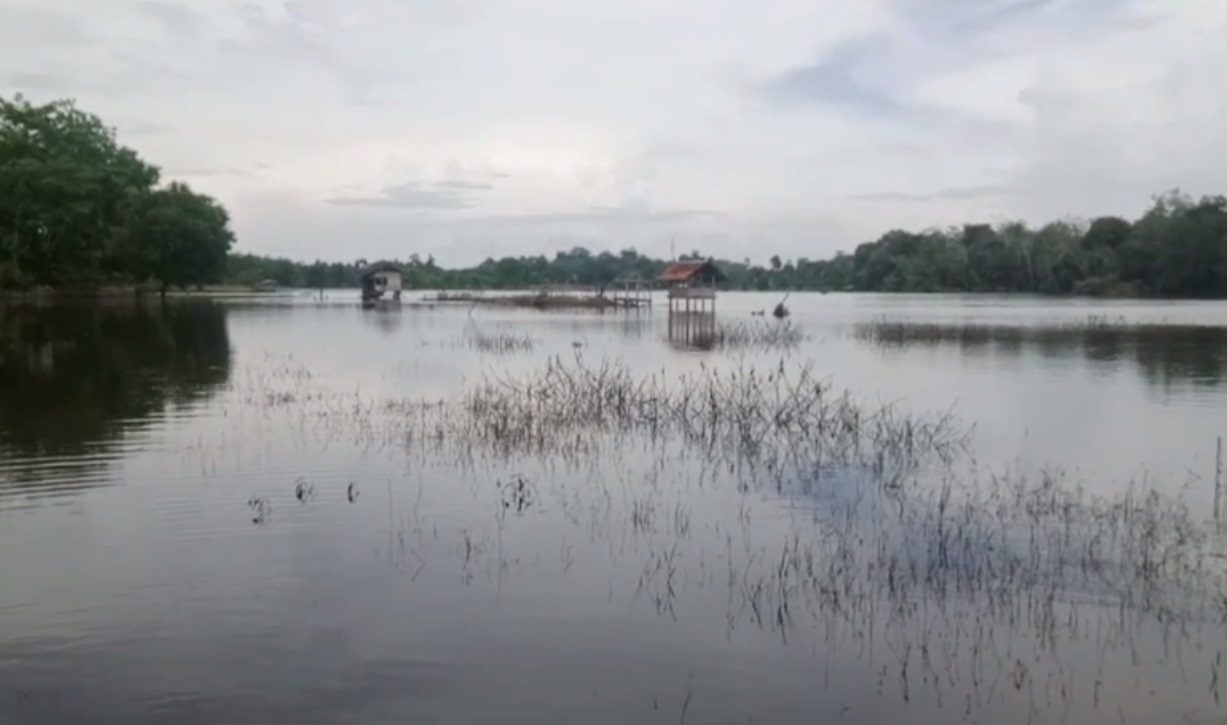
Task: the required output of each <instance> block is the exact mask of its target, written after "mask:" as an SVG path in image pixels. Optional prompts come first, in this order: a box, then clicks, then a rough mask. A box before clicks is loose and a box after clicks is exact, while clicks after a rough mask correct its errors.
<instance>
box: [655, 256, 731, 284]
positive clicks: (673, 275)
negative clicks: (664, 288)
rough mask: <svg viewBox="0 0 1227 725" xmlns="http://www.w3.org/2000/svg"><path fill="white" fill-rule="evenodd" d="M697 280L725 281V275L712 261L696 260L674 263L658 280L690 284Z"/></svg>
mask: <svg viewBox="0 0 1227 725" xmlns="http://www.w3.org/2000/svg"><path fill="white" fill-rule="evenodd" d="M695 278H700V279H704V278H706V279H713V280H717V281H723V280H724V279H725V276H724V273H723V272H721V271H720V268H719V267H717V266H716V265H714V264H712V262H711V260H702V259H695V260H689V261H686V262H674V263H673V264H671V265H669V266H668V267H667V268H665V271H664V272H661V274H660V276H659V277H657V278H656V279H657V280H658V281H660V282H690V281H691V280H693V279H695Z"/></svg>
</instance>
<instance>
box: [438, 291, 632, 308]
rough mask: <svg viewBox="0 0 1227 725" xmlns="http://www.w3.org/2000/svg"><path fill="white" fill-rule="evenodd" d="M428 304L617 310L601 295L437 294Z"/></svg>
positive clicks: (614, 305) (615, 304)
mask: <svg viewBox="0 0 1227 725" xmlns="http://www.w3.org/2000/svg"><path fill="white" fill-rule="evenodd" d="M426 300H427V301H428V302H438V303H453V304H469V305H490V306H497V307H526V308H532V309H538V310H565V309H590V310H593V309H594V310H605V309H611V308H616V307H619V306H620V305H619V304H618V303H617V302H615V301H614V300H613V299H612V298H610V297H606V296H605V295H603V294H596V293H595V292H594V293H591V294H577V293H547V292H532V293H523V294H510V295H503V294H487V293H469V292H438V293H436V294H434V295H432V296H430V297H427V298H426Z"/></svg>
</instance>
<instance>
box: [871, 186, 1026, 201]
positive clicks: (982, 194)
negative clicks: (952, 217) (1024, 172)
mask: <svg viewBox="0 0 1227 725" xmlns="http://www.w3.org/2000/svg"><path fill="white" fill-rule="evenodd" d="M1009 192H1010V187H1009V186H1006V185H1004V184H984V185H982V186H964V187H958V188H950V189H938V190H937V191H926V192H918V193H907V192H901V191H878V192H870V193H867V194H851V195H849V197H848V198H849V199H853V200H855V201H907V202H926V201H936V200H939V199H950V200H967V199H985V198H992V197H1002V196H1004V195H1006V194H1008V193H1009Z"/></svg>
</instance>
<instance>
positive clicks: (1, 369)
mask: <svg viewBox="0 0 1227 725" xmlns="http://www.w3.org/2000/svg"><path fill="white" fill-rule="evenodd" d="M229 373H230V344H229V339H228V337H227V331H226V317H225V310H224V308H222V307H220V306H216V305H212V304H178V305H171V306H166V307H160V306H153V307H147V306H144V305H137V304H122V303H119V304H116V303H110V304H99V305H80V306H76V305H74V306H69V307H24V306H18V307H0V454H2V455H3V456H4V457H5V459H7V460H6V462H5V463H4V464H0V486H4V485H9V486H12V485H15V484H17V485H21V486H23V487H38V486H39V485H40V483H42V484H46V486H47V487H48V488H58V487H64V486H68V487H71V486H72V485H75V484H83V485H87V484H89V483H90V481H89V475H98V474H97V471H99V470H105V468H106V466H107V464H108V462H109V461H111V460H113V459H114V458H115V457H116V455H117V454H116V453H115V448H116V447H117V445H118V444H119V443H120V442H121V441H122V440H123V439H124V438H125V437H126V436H128V435H131V434H132V432H133V431H135V430H138V429H140V428H142V427H145V426H147V425H148V424H149V422H150V420H151V419H152V418H156V417H157V416H160V415H163V414H165V413H166V412H167V411H168V410H172V411H173V410H182V409H185V408H188V407H190V406H192V405H194V404H196V403H198V402H199V401H200V400H201V399H203V398H205V397H207V396H208V395H210V394H211V393H212V392H213V391H215V390H216V389H217V388H218V386H220V385H222V384H224V383H225V382H226V380H227V377H228V376H229ZM91 472H94V473H92V474H91ZM6 482H7V483H6Z"/></svg>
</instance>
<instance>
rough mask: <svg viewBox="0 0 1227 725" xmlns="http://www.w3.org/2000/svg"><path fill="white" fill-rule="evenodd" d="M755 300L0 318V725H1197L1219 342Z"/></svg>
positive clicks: (1218, 606)
mask: <svg viewBox="0 0 1227 725" xmlns="http://www.w3.org/2000/svg"><path fill="white" fill-rule="evenodd" d="M776 301H778V300H775V299H774V298H771V299H769V300H768V299H765V298H757V297H754V296H751V295H746V296H742V295H728V296H727V298H726V297H725V296H722V298H721V326H720V327H719V328H718V332H719V333H720V334H721V342H720V344H718V345H713V346H712V347H711V349H708V350H693V349H686V350H678V349H676V348H675V347H673V346H671V345H670V344H669V343H668V341H667V338H668V334H667V333H668V327H667V324H668V323H667V316H666V315H665V314H655V313H644V314H640V315H595V314H586V313H574V314H571V313H563V312H551V313H545V314H537V313H535V312H533V311H522V310H497V309H474V310H470V309H466V308H446V307H442V306H440V307H438V308H434V309H431V308H425V307H415V306H412V305H404V306H403V308H402V309H400V310H397V311H391V310H389V311H374V310H368V311H364V310H362V309H360V307H359V306H358V304H357V298H356V296H355V298H354V300H353V303H352V304H348V303H347V304H340V302H339V301H338V302H337V303H335V304H317V303H316V302H314V301H310V300H305V301H304V300H291V301H290V302H289V303H288V304H287V303H281V304H273V303H256V304H251V303H244V304H242V305H237V304H236V305H235V306H232V307H228V308H219V307H216V306H211V305H205V306H194V305H184V306H180V305H172V306H170V307H168V308H165V309H162V308H160V307H157V306H155V307H150V308H131V307H128V308H116V309H110V308H107V309H92V308H80V309H77V310H59V309H41V310H40V309H32V308H31V309H21V310H15V309H3V310H0V320H2V321H3V323H2V324H3V327H2V328H0V329H2V330H3V335H2V339H3V340H4V343H3V345H4V346H3V352H2V356H0V359H2V360H3V365H4V376H3V378H0V385H2V386H3V388H2V389H0V396H3V397H0V446H3V455H4V459H3V460H2V461H0V480H4V481H5V482H6V483H5V487H0V577H2V578H0V722H3V723H5V725H7V724H8V723H14V724H16V725H27V724H30V725H34V724H36V723H49V722H100V723H138V724H143V723H162V722H173V723H176V724H178V723H216V722H227V723H232V722H234V723H265V722H294V723H320V724H324V723H328V724H331V723H348V722H363V723H383V722H387V723H400V722H422V723H428V722H429V723H475V722H499V723H533V724H534V725H535V724H537V723H547V724H548V723H567V724H568V725H569V723H575V722H582V723H590V724H594V725H604V724H606V723H608V724H609V725H614V724H620V723H661V724H664V723H670V724H672V723H678V722H683V723H692V724H693V723H747V722H769V723H780V724H783V725H792V724H793V723H796V724H798V725H799V724H800V723H811V722H832V723H835V722H840V723H865V724H869V723H882V722H914V723H917V724H918V725H944V724H945V723H949V722H955V721H957V722H994V723H1002V724H1003V725H1004V724H1006V723H1011V724H1012V723H1018V725H1022V723H1036V722H1070V723H1074V722H1077V723H1102V724H1105V725H1106V724H1108V723H1112V724H1113V725H1115V724H1116V723H1120V722H1127V723H1134V722H1146V723H1173V724H1174V723H1190V722H1191V723H1213V722H1221V721H1222V718H1221V711H1222V710H1221V708H1222V703H1221V700H1220V698H1221V697H1222V695H1224V694H1227V693H1225V692H1224V690H1225V689H1227V671H1224V670H1223V669H1222V667H1223V660H1224V659H1225V658H1227V638H1225V637H1227V630H1224V628H1223V626H1222V625H1223V621H1224V617H1227V598H1224V596H1225V593H1227V567H1225V566H1224V562H1225V561H1227V558H1225V557H1224V554H1223V551H1224V546H1225V542H1224V539H1223V536H1222V535H1221V534H1219V533H1217V532H1216V530H1215V522H1214V521H1213V520H1212V519H1213V517H1212V516H1211V515H1210V512H1209V511H1208V510H1207V508H1206V507H1205V506H1204V505H1202V504H1201V502H1202V501H1206V500H1209V498H1210V497H1209V496H1208V494H1209V493H1210V488H1211V487H1212V480H1211V479H1212V476H1202V477H1200V478H1178V479H1172V478H1167V477H1155V478H1151V477H1149V476H1147V475H1141V474H1139V475H1137V476H1134V475H1133V474H1134V473H1136V472H1137V470H1138V467H1139V466H1143V467H1145V466H1149V465H1152V464H1154V463H1155V462H1156V461H1162V462H1167V461H1169V460H1175V461H1177V462H1181V463H1183V462H1187V461H1189V460H1191V456H1190V451H1193V452H1195V451H1197V450H1201V449H1204V448H1205V447H1206V445H1205V443H1206V442H1207V441H1198V440H1192V439H1196V438H1198V437H1199V436H1200V437H1206V438H1209V439H1210V440H1209V441H1208V442H1209V444H1210V448H1211V450H1213V436H1214V435H1215V426H1216V425H1218V424H1217V423H1215V421H1217V420H1219V418H1220V417H1221V406H1219V405H1217V404H1218V402H1219V401H1221V400H1222V395H1223V387H1224V385H1225V383H1224V382H1223V378H1222V375H1221V352H1222V345H1223V341H1222V339H1221V336H1219V334H1218V333H1217V332H1207V331H1206V330H1203V329H1193V328H1194V327H1197V325H1195V324H1194V325H1185V324H1184V323H1185V322H1188V320H1183V321H1177V322H1176V323H1173V326H1172V327H1171V328H1170V329H1168V330H1161V329H1153V330H1152V329H1150V327H1148V325H1150V326H1154V327H1157V325H1156V324H1154V323H1155V321H1153V320H1150V321H1146V320H1143V321H1142V322H1146V323H1147V324H1146V325H1143V324H1138V323H1139V320H1137V319H1131V322H1130V323H1129V324H1121V325H1114V326H1113V327H1112V329H1099V328H1093V327H1091V326H1088V325H1086V324H1085V318H1086V314H1085V313H1084V312H1078V314H1077V316H1074V313H1072V312H1070V311H1069V310H1068V309H1065V308H1061V309H1059V310H1057V311H1056V312H1055V313H1054V312H1053V310H1052V309H1049V308H1047V307H1045V306H1044V305H1041V304H1035V303H1027V302H1019V303H1014V302H1011V303H1008V304H1007V303H1005V302H1000V301H997V302H993V303H992V304H993V305H995V306H992V307H991V309H989V311H988V312H986V311H985V304H986V302H985V301H984V300H983V298H974V299H970V300H944V301H943V300H941V299H940V298H926V304H928V305H929V306H928V307H924V308H921V307H920V306H918V305H917V304H916V303H915V301H912V302H906V301H905V302H900V301H899V300H898V299H897V298H894V297H882V298H878V297H873V296H863V297H848V296H840V295H825V296H817V295H814V296H804V295H802V296H799V297H798V296H794V297H793V298H792V299H791V300H790V306H791V307H792V309H793V317H792V318H791V320H790V323H789V325H776V324H775V323H774V321H770V320H758V319H756V318H753V317H752V316H751V315H750V312H751V311H753V310H757V309H763V308H769V307H770V306H771V305H772V304H774V302H776ZM899 305H902V306H910V307H911V308H915V309H913V310H912V317H905V321H906V324H903V325H900V326H897V327H891V326H890V325H889V324H886V323H882V321H881V320H882V317H883V316H886V317H887V318H891V317H892V315H891V309H890V308H892V306H899ZM1012 305H1013V306H1012ZM1017 305H1024V306H1025V305H1030V306H1029V307H1024V312H1022V313H1020V312H1019V307H1018V306H1017ZM1147 309H1149V308H1147ZM916 310H920V312H922V313H924V314H927V315H928V317H929V319H917V318H916V314H915V313H916ZM896 312H898V310H896ZM1194 313H1195V314H1194ZM1194 313H1190V315H1191V316H1196V315H1197V314H1203V312H1202V311H1194ZM1148 314H1150V313H1149V312H1148ZM1164 314H1167V311H1164ZM1053 316H1064V319H1059V320H1051V319H1047V318H1049V317H1053ZM1211 316H1212V315H1211ZM898 317H900V315H895V319H898ZM1019 317H1025V318H1026V319H1025V320H1021V321H1020V320H1019V319H1017V318H1019ZM1041 318H1043V319H1041ZM1037 320H1038V322H1037ZM1079 320H1083V323H1082V324H1081V326H1080V327H1079V326H1078V324H1077V323H1078V321H1079ZM1193 322H1197V320H1194V321H1193ZM743 323H744V324H743ZM1104 327H1107V326H1104ZM1205 327H1206V328H1207V329H1211V330H1213V329H1214V328H1213V326H1211V325H1206V326H1205ZM849 329H853V330H855V331H856V334H855V335H851V336H849V335H847V334H846V333H847V331H848V330H849ZM986 330H987V331H986ZM956 331H957V332H956ZM948 352H953V354H947V353H948ZM1212 360H1215V362H1211V361H1212ZM1107 366H1117V367H1115V368H1112V369H1113V370H1114V371H1116V372H1117V373H1118V374H1114V375H1104V374H1102V373H1103V369H1104V368H1105V367H1107ZM1147 371H1152V372H1147ZM1165 381H1171V382H1172V384H1173V385H1174V386H1177V387H1179V386H1183V385H1185V383H1186V382H1187V383H1188V384H1189V387H1190V388H1191V392H1189V395H1190V396H1191V398H1190V399H1191V400H1192V401H1193V404H1187V405H1186V404H1185V403H1186V402H1187V401H1185V400H1177V399H1174V398H1172V397H1164V396H1158V395H1154V394H1153V389H1155V388H1156V387H1161V385H1157V384H1158V383H1164V382H1165ZM845 386H846V388H847V389H845ZM1139 391H1142V393H1139ZM1146 391H1152V394H1149V395H1148V394H1145V393H1146ZM956 399H960V400H962V401H963V402H962V404H961V405H959V406H958V407H957V410H955V411H954V412H948V411H950V402H951V401H952V400H956ZM884 401H896V402H895V403H894V404H886V403H885V402H884ZM78 408H79V409H80V412H82V413H84V416H83V417H82V418H81V419H79V420H73V418H74V415H75V414H76V413H77V412H78ZM1207 411H1208V412H1207ZM40 415H46V416H47V420H45V421H44V420H40V419H39V417H40ZM56 421H59V422H60V423H62V424H65V425H68V426H69V427H67V428H64V427H56V426H55V425H53V423H54V422H56ZM973 427H974V431H973V432H972V434H971V435H968V431H969V429H972V428H973ZM137 429H140V433H139V435H137V434H136V433H135V431H136V430H137ZM1028 430H1032V431H1036V432H1034V433H1031V434H1029V435H1028V436H1027V437H1026V438H1025V442H1026V443H1027V445H1029V446H1031V449H1032V450H1030V451H1029V452H1030V453H1032V454H1034V455H1035V457H1036V458H1037V459H1038V460H1040V461H1043V462H1052V463H1055V464H1060V465H1067V466H1070V468H1071V469H1072V468H1075V467H1077V464H1081V470H1077V471H1071V472H1070V473H1068V474H1065V473H1062V472H1061V471H1060V470H1058V469H1057V468H1051V469H1045V470H1043V471H1041V472H1038V473H1036V472H1034V471H1031V470H1027V471H1023V470H1021V467H1019V468H1014V467H1013V464H1014V462H1015V460H1016V456H1018V455H1019V445H1020V441H1023V440H1024V438H1023V437H1022V436H1021V435H1020V431H1028ZM1221 432H1222V433H1227V429H1225V430H1222V431H1221ZM1190 441H1192V442H1190ZM100 460H105V461H106V463H105V465H104V466H102V467H98V468H90V466H98V465H100V464H99V463H98V462H99V461H100ZM1120 461H1123V463H1121V464H1120V465H1119V466H1117V467H1113V464H1114V463H1116V462H1120ZM1071 463H1072V464H1075V465H1072V466H1071V465H1070V464H1071ZM1195 463H1196V461H1194V464H1195ZM1194 464H1190V465H1191V466H1192V465H1194ZM39 466H42V468H39ZM73 466H76V467H78V468H76V469H74V471H75V473H73V476H72V477H73V478H74V479H75V480H77V481H78V482H80V483H81V484H84V483H85V482H93V483H100V482H108V483H122V485H113V486H106V487H95V488H92V489H90V490H89V491H85V490H83V489H76V490H73V491H62V493H64V494H65V495H62V496H58V497H56V498H55V499H54V500H52V499H51V498H50V497H35V496H30V495H29V491H30V490H31V487H32V486H42V487H43V488H44V490H45V489H47V488H48V487H51V488H55V486H56V485H57V479H56V476H61V477H62V475H63V473H62V470H61V473H58V474H57V473H54V472H53V471H54V469H56V467H61V468H62V467H73ZM1122 470H1124V473H1123V474H1122V472H1121V471H1122ZM1202 470H1205V469H1204V467H1203V469H1202ZM1131 478H1132V479H1133V480H1132V481H1131V480H1130V479H1131ZM1105 481H1106V482H1107V483H1105ZM1114 483H1115V484H1120V485H1119V486H1113V485H1109V484H1114ZM14 484H16V486H15V485H14ZM14 502H18V503H19V504H20V505H13V504H14ZM50 504H61V505H50Z"/></svg>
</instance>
